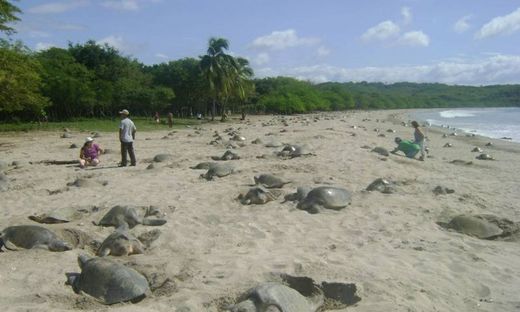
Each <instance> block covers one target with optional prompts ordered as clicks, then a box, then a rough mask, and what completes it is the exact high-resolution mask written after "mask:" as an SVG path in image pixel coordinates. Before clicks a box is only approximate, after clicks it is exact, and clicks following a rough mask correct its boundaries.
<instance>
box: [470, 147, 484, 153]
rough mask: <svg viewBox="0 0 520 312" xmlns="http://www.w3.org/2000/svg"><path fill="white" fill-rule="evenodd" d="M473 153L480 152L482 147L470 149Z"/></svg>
mask: <svg viewBox="0 0 520 312" xmlns="http://www.w3.org/2000/svg"><path fill="white" fill-rule="evenodd" d="M471 151H472V152H473V153H482V149H481V148H480V147H475V148H474V149H472V150H471Z"/></svg>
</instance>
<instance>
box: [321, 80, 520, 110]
mask: <svg viewBox="0 0 520 312" xmlns="http://www.w3.org/2000/svg"><path fill="white" fill-rule="evenodd" d="M317 87H318V88H321V89H329V88H337V89H340V90H343V91H344V92H347V93H349V94H351V95H352V96H353V97H354V99H355V103H356V107H357V108H429V107H467V106H520V85H494V86H479V87H476V86H453V85H446V84H439V83H409V82H401V83H394V84H383V83H367V82H360V83H351V82H350V83H323V84H320V85H318V86H317Z"/></svg>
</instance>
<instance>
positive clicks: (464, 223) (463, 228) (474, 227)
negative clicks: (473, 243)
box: [439, 214, 504, 239]
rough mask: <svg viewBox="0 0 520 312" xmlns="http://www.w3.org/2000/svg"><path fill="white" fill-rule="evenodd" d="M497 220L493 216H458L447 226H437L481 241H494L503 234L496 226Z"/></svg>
mask: <svg viewBox="0 0 520 312" xmlns="http://www.w3.org/2000/svg"><path fill="white" fill-rule="evenodd" d="M497 220H498V218H496V217H495V216H493V215H485V214H480V215H459V216H456V217H454V218H453V219H451V221H450V222H449V223H447V224H445V223H439V224H440V225H441V226H443V227H445V228H447V229H452V230H455V231H457V232H459V233H462V234H466V235H470V236H475V237H477V238H481V239H494V238H497V237H499V236H501V235H502V234H504V230H503V229H502V228H500V226H499V225H498V224H497V222H496V221H497Z"/></svg>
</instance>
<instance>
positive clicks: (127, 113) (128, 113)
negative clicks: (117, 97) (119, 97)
mask: <svg viewBox="0 0 520 312" xmlns="http://www.w3.org/2000/svg"><path fill="white" fill-rule="evenodd" d="M119 114H121V115H127V116H128V115H130V112H128V110H126V109H123V110H122V111H120V112H119Z"/></svg>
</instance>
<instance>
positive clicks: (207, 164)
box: [190, 162, 216, 170]
mask: <svg viewBox="0 0 520 312" xmlns="http://www.w3.org/2000/svg"><path fill="white" fill-rule="evenodd" d="M215 164H216V163H215V162H201V163H198V164H196V165H195V166H193V167H190V168H191V169H205V170H208V169H209V168H211V167H212V166H214V165H215Z"/></svg>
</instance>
